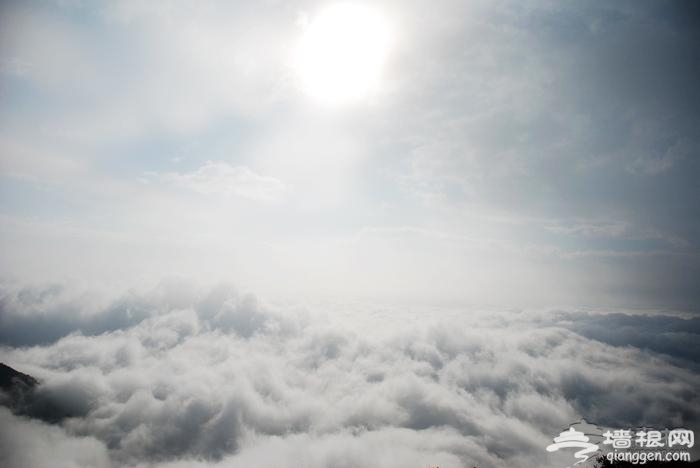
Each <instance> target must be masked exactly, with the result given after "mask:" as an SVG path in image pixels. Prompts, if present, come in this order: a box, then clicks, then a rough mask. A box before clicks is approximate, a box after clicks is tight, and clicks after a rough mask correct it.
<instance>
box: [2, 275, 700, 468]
mask: <svg viewBox="0 0 700 468" xmlns="http://www.w3.org/2000/svg"><path fill="white" fill-rule="evenodd" d="M0 304H1V306H2V309H1V311H0V313H1V315H0V319H1V320H2V327H1V328H0V329H2V330H3V335H2V336H0V340H2V343H3V344H4V347H3V348H2V353H1V355H2V360H3V361H5V362H7V363H8V364H10V365H12V366H13V367H15V368H18V369H19V370H22V371H24V372H26V373H29V374H31V375H34V376H35V377H37V378H39V379H40V380H41V382H42V384H41V385H40V387H39V389H38V391H37V394H38V397H37V398H38V400H37V401H39V402H40V403H41V402H43V404H44V405H46V404H51V405H54V407H61V408H65V412H64V413H63V414H59V415H58V416H56V414H55V413H53V416H52V417H53V420H54V421H56V420H57V421H58V424H57V425H48V424H46V423H42V422H40V421H38V420H27V419H25V418H24V417H19V416H15V415H12V414H11V413H9V412H8V411H6V410H3V411H2V412H1V413H0V418H2V419H3V424H2V425H0V427H2V428H3V429H2V430H1V431H0V447H2V450H0V454H2V455H1V456H2V457H3V458H2V463H3V466H8V467H20V466H22V467H32V466H37V467H38V466H44V465H45V463H47V462H48V460H51V461H52V462H57V463H59V465H60V464H61V463H63V465H64V466H74V465H75V466H86V465H87V466H118V465H144V466H146V465H147V466H192V465H197V464H199V465H202V466H209V465H216V466H231V467H238V466H275V467H287V466H288V467H297V466H300V465H301V466H309V467H319V468H320V467H329V468H330V467H337V466H347V467H361V466H369V465H372V466H379V467H397V468H398V467H406V466H425V465H427V464H439V465H440V466H444V467H471V466H479V467H481V468H485V467H503V468H505V467H520V466H522V467H528V466H559V465H561V466H565V463H566V462H565V461H564V464H562V460H563V459H560V458H557V457H558V456H559V455H557V454H546V453H545V452H544V447H545V446H546V445H548V444H549V443H550V441H551V438H552V437H553V436H554V435H556V434H558V432H559V431H560V430H561V429H562V428H563V427H564V426H566V425H567V424H569V423H571V422H573V421H575V420H577V419H579V418H581V417H584V418H586V419H587V420H589V421H595V422H596V423H599V424H601V425H607V426H610V427H628V426H637V425H643V424H647V425H650V426H653V427H660V428H663V427H667V426H668V427H680V426H688V427H691V428H696V429H697V428H698V422H699V417H700V415H699V414H698V410H697V408H698V407H700V405H699V403H700V401H699V400H700V395H699V394H698V391H697V389H698V388H700V386H699V384H700V377H698V375H697V373H696V371H693V370H692V369H690V368H691V367H692V362H693V361H694V360H696V359H697V354H695V353H696V352H697V350H695V351H693V349H692V348H690V349H681V348H675V349H674V347H673V346H663V345H661V344H659V340H660V339H661V338H658V339H653V338H649V339H647V338H645V336H647V337H651V335H649V333H650V332H649V330H650V328H652V327H655V325H654V324H662V326H665V327H666V328H667V329H668V330H669V333H673V332H674V330H675V332H679V330H680V329H682V330H683V331H682V333H685V334H686V335H687V336H688V342H691V340H692V339H693V338H697V334H698V330H697V326H696V325H695V321H694V320H687V319H683V318H678V317H662V316H644V317H640V316H631V315H625V314H617V315H601V314H591V313H586V314H584V313H570V312H528V313H525V312H479V311H449V310H445V311H436V310H433V311H425V310H387V309H383V308H381V307H377V306H373V307H372V306H364V307H361V306H352V307H348V306H344V307H343V306H336V307H331V308H326V309H324V310H320V311H319V310H315V311H314V310H312V311H301V310H296V309H291V310H290V309H287V308H279V307H272V306H269V305H265V304H263V303H261V302H260V301H259V300H257V299H256V298H255V297H253V296H250V295H244V294H240V293H238V292H237V291H236V290H235V289H234V288H231V287H228V286H220V287H217V288H213V289H201V288H195V287H193V286H191V285H188V284H186V283H181V282H174V283H164V284H163V285H161V286H160V287H158V288H156V289H154V290H152V291H148V292H146V293H135V292H132V293H129V294H127V295H124V296H123V297H121V298H118V299H116V300H111V301H104V300H97V299H96V298H95V297H94V296H90V297H88V296H86V295H84V294H77V293H75V292H74V291H73V290H71V289H70V288H65V287H58V286H56V287H53V288H42V289H36V288H34V289H27V288H25V289H16V288H12V287H6V288H5V289H4V292H3V296H2V301H1V302H0ZM30 323H35V324H36V326H35V330H36V332H37V333H36V334H31V333H29V332H26V333H25V331H26V329H27V328H28V327H29V324H30ZM663 324H666V325H663ZM603 329H605V330H606V332H603V331H602V330H603ZM615 330H619V331H620V333H619V335H616V337H615V338H614V339H613V338H611V337H612V336H613V334H614V332H615ZM645 334H646V335H645ZM658 336H663V335H658ZM696 341H697V340H696ZM607 343H612V344H607ZM613 345H614V346H613ZM18 346H19V347H18ZM642 348H647V349H642ZM658 351H661V352H663V354H660V353H658ZM47 402H48V403H47ZM34 415H35V416H37V417H39V418H43V419H45V420H46V419H49V418H47V416H46V415H45V414H42V413H41V411H39V410H36V411H35V413H34ZM9 428H13V429H11V430H10V429H9ZM15 428H16V429H15ZM20 447H23V448H20ZM560 455H561V454H560ZM562 456H564V455H562Z"/></svg>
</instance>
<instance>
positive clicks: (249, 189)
mask: <svg viewBox="0 0 700 468" xmlns="http://www.w3.org/2000/svg"><path fill="white" fill-rule="evenodd" d="M162 179H163V180H165V181H168V182H171V183H173V184H175V185H178V186H180V187H184V188H187V189H190V190H193V191H195V192H199V193H202V194H205V195H235V196H239V197H243V198H249V199H251V200H259V201H272V200H277V199H279V198H280V197H281V196H282V194H283V193H284V191H285V185H284V184H283V183H282V182H281V181H280V180H279V179H275V178H274V177H266V176H262V175H259V174H256V173H255V172H253V171H252V170H250V169H249V168H247V167H245V166H233V165H231V164H229V163H226V162H223V161H208V162H207V163H206V164H204V165H203V166H201V167H200V168H199V169H197V170H195V171H193V172H189V173H177V172H173V173H167V174H164V175H163V176H162Z"/></svg>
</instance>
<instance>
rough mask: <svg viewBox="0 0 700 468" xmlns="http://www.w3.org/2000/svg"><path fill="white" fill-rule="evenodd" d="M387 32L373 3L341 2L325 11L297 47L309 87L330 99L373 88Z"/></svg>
mask: <svg viewBox="0 0 700 468" xmlns="http://www.w3.org/2000/svg"><path fill="white" fill-rule="evenodd" d="M389 38H390V34H389V28H388V27H387V24H386V22H385V21H384V19H383V18H382V17H381V16H380V15H379V14H378V13H377V12H376V11H374V10H372V9H371V8H369V7H366V6H362V5H356V4H350V3H342V4H337V5H333V6H330V7H328V8H326V9H325V10H323V11H321V13H320V14H319V15H318V16H316V17H315V18H313V19H312V20H311V22H310V23H309V25H308V26H307V28H306V31H305V33H304V36H303V38H302V40H301V43H300V45H299V49H298V55H297V67H298V71H299V73H300V77H301V80H302V85H303V87H304V89H305V91H306V92H307V93H308V94H310V95H311V96H313V97H315V98H317V99H318V100H320V101H322V102H326V103H331V104H337V103H345V102H349V101H356V100H358V99H362V98H364V97H367V96H369V95H370V94H372V93H374V92H375V91H376V90H377V86H378V84H379V78H380V72H381V68H382V64H383V62H384V59H385V56H386V53H387V51H388V48H389Z"/></svg>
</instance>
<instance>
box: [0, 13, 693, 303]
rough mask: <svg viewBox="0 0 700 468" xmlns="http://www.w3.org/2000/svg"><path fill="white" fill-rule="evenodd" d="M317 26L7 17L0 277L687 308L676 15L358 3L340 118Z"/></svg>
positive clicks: (684, 121) (265, 16)
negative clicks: (381, 32) (368, 78)
mask: <svg viewBox="0 0 700 468" xmlns="http://www.w3.org/2000/svg"><path fill="white" fill-rule="evenodd" d="M326 6H327V5H326V4H324V3H322V2H275V1H262V2H255V3H250V2H245V3H244V2H207V3H206V5H198V4H196V3H194V2H187V1H172V2H158V3H157V4H146V5H144V4H143V2H131V1H123V2H120V1H118V2H79V1H75V2H73V1H61V2H49V1H47V2H13V1H5V2H3V4H2V16H1V19H0V21H1V22H2V23H1V26H0V31H1V34H2V38H1V39H0V73H1V74H2V75H1V76H2V79H1V81H0V86H1V88H0V93H1V94H0V96H1V99H2V108H1V109H0V129H1V130H0V157H1V159H0V171H1V172H0V177H1V181H2V184H1V185H0V187H1V188H0V190H1V191H2V192H1V194H0V216H2V219H3V222H2V223H1V226H2V227H1V228H0V245H1V246H2V250H3V258H4V260H3V262H2V265H3V266H2V267H1V268H2V271H1V272H0V273H1V274H2V277H3V278H5V279H6V280H7V281H17V282H34V283H38V282H47V281H49V282H50V281H63V280H65V279H66V278H70V279H71V280H77V281H88V282H94V283H98V284H117V283H118V284H120V285H121V286H124V287H128V286H131V285H132V284H131V283H137V284H138V283H146V282H148V283H149V284H155V283H157V281H158V280H160V279H161V278H162V277H164V276H176V277H179V276H186V277H194V278H200V279H201V278H207V280H211V281H219V280H224V281H233V282H235V283H236V284H239V285H241V286H242V287H244V288H247V289H249V290H253V291H256V292H260V293H264V294H266V295H267V294H269V295H276V296H279V297H293V298H295V299H297V300H298V299H300V298H305V297H312V296H313V297H320V296H322V295H323V296H324V297H343V298H345V299H355V298H362V299H372V300H382V301H388V302H398V301H406V302H414V301H421V302H423V303H426V304H430V303H438V302H440V303H446V302H449V303H458V304H475V305H483V304H492V305H497V306H524V305H528V306H560V305H575V306H590V307H630V308H660V309H682V310H688V309H692V310H697V308H698V303H699V302H698V299H699V297H698V293H697V288H696V286H697V280H696V278H697V277H698V274H699V273H700V271H699V268H700V266H699V265H700V261H699V257H698V240H699V239H700V230H699V227H698V219H700V218H699V216H698V214H699V213H698V206H699V205H698V203H696V200H698V199H700V193H699V192H700V185H699V184H698V183H697V175H698V158H697V147H698V135H699V134H698V128H699V125H698V112H697V110H698V104H699V103H700V90H699V89H698V87H697V86H696V85H695V83H697V81H698V79H699V78H700V76H699V74H700V70H699V68H698V60H699V59H698V54H697V39H698V28H697V22H696V20H697V18H698V11H697V10H698V8H697V7H696V6H694V4H693V2H654V1H643V2H626V1H616V2H586V3H583V4H582V3H580V2H548V1H525V2H510V1H496V2H493V1H488V2H486V1H470V2H451V1H445V2H440V3H439V5H433V4H430V5H428V4H427V3H425V2H420V1H408V2H406V1H402V2H391V1H387V2H372V5H371V8H372V9H373V11H374V12H376V15H378V16H381V19H382V21H383V24H384V27H385V29H386V36H387V38H386V41H384V42H386V44H385V45H386V49H387V50H386V53H385V54H384V56H383V57H382V63H381V70H380V76H379V78H378V80H377V81H378V82H377V83H376V86H375V89H373V90H372V93H371V94H370V95H367V96H362V97H361V98H359V99H355V100H352V101H351V102H341V103H337V102H324V101H319V100H318V99H315V97H314V95H313V92H312V93H309V92H308V91H309V90H308V89H306V88H308V87H306V86H305V84H304V81H303V77H300V75H302V74H303V73H299V67H298V62H299V60H298V58H297V56H298V49H299V45H300V44H301V43H302V42H303V39H304V37H305V33H306V31H307V30H308V29H309V28H310V26H309V24H310V23H311V24H313V19H314V18H315V17H316V16H318V15H319V14H320V13H322V12H323V11H324V7H326ZM384 42H383V44H384ZM368 49H369V50H371V49H372V47H369V48H368ZM302 72H303V70H302ZM311 91H313V90H311Z"/></svg>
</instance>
